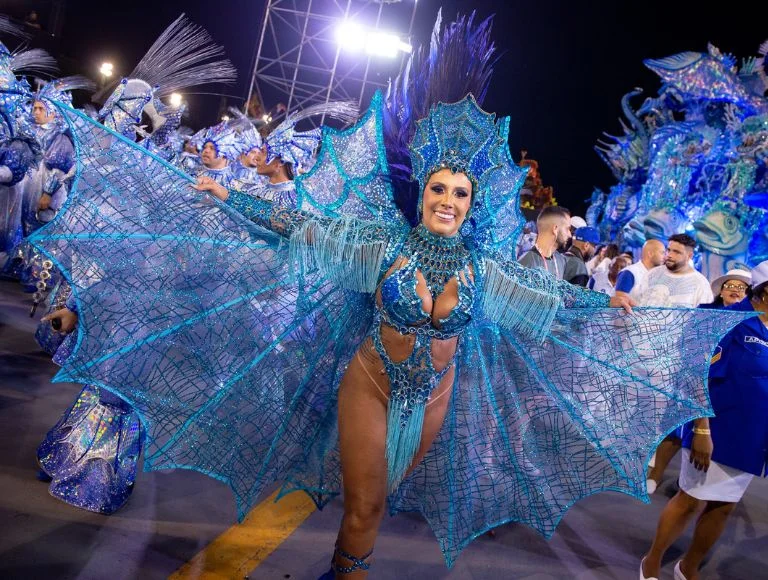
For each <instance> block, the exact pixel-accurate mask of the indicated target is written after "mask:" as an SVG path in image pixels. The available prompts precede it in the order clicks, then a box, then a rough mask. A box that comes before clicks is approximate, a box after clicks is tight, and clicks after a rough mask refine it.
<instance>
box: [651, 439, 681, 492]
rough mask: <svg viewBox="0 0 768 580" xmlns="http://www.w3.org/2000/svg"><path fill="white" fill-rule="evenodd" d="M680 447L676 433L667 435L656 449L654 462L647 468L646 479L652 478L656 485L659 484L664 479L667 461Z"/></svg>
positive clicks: (670, 459)
mask: <svg viewBox="0 0 768 580" xmlns="http://www.w3.org/2000/svg"><path fill="white" fill-rule="evenodd" d="M680 447H681V441H680V438H679V437H678V436H677V435H675V434H674V433H672V434H670V435H667V436H666V437H665V438H664V440H663V441H662V442H661V443H659V447H658V448H657V449H656V463H655V464H654V466H653V467H651V468H650V469H649V470H648V479H652V480H654V481H655V482H656V485H659V484H660V483H661V480H662V479H664V472H665V471H666V470H667V466H668V465H669V462H670V461H672V458H673V457H674V456H675V455H677V452H678V451H680Z"/></svg>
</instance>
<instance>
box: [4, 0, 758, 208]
mask: <svg viewBox="0 0 768 580" xmlns="http://www.w3.org/2000/svg"><path fill="white" fill-rule="evenodd" d="M403 1H404V2H411V1H412V0H403ZM265 5H266V3H265V2H264V1H263V0H218V1H215V2H214V1H212V0H205V1H186V2H184V1H180V0H155V1H154V2H110V1H109V0H100V1H95V0H68V1H67V0H47V1H44V0H43V1H39V2H38V1H34V0H0V12H4V13H7V14H9V15H11V16H15V17H18V18H22V19H23V18H24V16H25V14H26V13H28V12H29V10H30V9H32V8H34V9H36V10H37V11H38V12H39V14H40V20H41V24H42V25H43V27H44V29H45V31H46V34H43V35H38V37H37V38H35V40H34V41H33V43H32V45H33V46H43V47H46V48H48V49H49V50H50V51H51V52H52V53H53V54H54V55H55V56H57V57H58V58H59V61H60V63H61V67H62V71H63V73H66V74H72V73H75V72H79V73H82V74H90V76H91V77H95V76H96V74H95V71H96V70H97V68H98V66H99V64H100V63H101V62H102V61H105V60H109V61H111V62H113V63H114V64H115V69H116V74H117V75H118V76H119V75H123V74H128V73H129V72H130V70H131V69H132V68H133V66H134V65H135V64H136V62H137V61H138V60H139V59H140V58H141V56H142V55H143V54H144V52H145V51H146V50H147V48H149V46H150V44H151V43H152V42H153V41H154V39H155V38H156V37H157V36H158V35H159V34H160V32H162V30H163V29H164V28H165V27H166V26H167V25H168V24H169V23H170V22H171V21H172V20H173V19H175V18H176V17H177V16H178V15H179V14H180V13H181V12H185V13H186V14H187V15H188V16H189V17H190V18H191V19H192V20H193V21H194V22H196V23H198V24H200V25H202V26H203V27H205V28H206V29H207V30H208V31H209V32H210V33H211V34H212V36H213V37H214V39H215V40H216V41H217V42H218V43H220V44H222V45H223V46H224V47H225V48H226V51H227V56H228V57H229V58H230V59H231V60H232V62H233V63H234V65H235V66H236V67H237V69H238V71H239V72H240V79H239V81H238V83H237V84H236V85H233V86H228V87H213V88H212V89H211V91H212V92H218V93H222V94H224V95H228V96H229V97H228V99H227V100H228V103H229V104H232V105H241V104H242V102H243V99H244V98H245V95H246V93H247V90H248V81H249V77H250V68H251V66H252V62H253V56H254V54H255V48H256V44H257V42H258V38H259V32H260V22H261V18H262V15H263V12H264V7H265ZM440 6H442V7H443V15H444V18H445V19H451V18H452V17H453V16H455V15H456V13H457V10H462V11H464V12H466V11H469V10H471V9H475V10H476V11H477V12H478V15H479V16H482V17H485V16H488V15H491V14H494V13H495V15H496V16H495V26H494V38H495V40H496V43H497V45H498V48H499V49H500V50H501V51H502V55H501V58H500V60H499V62H498V65H497V67H496V73H495V76H494V78H493V80H492V81H491V89H490V92H489V95H488V98H487V99H486V102H485V108H486V109H488V110H491V111H495V112H497V113H499V114H503V115H510V116H511V117H512V123H511V130H510V147H511V149H512V151H513V153H514V154H515V157H516V158H518V156H519V155H518V152H519V150H520V149H522V148H526V149H527V150H528V152H529V153H528V156H529V157H530V158H533V159H536V160H538V161H539V163H540V170H541V174H542V177H543V180H544V183H545V185H553V186H554V189H555V196H556V197H557V199H558V200H559V202H560V204H561V205H565V206H568V207H570V208H571V209H572V210H574V211H576V212H577V213H581V212H583V209H584V204H583V200H584V199H586V198H588V197H589V196H590V193H591V191H592V189H593V187H595V186H600V187H603V188H607V187H608V186H610V184H611V183H612V178H611V174H610V172H609V170H608V168H607V167H605V166H604V165H603V163H602V162H601V161H600V159H599V158H598V157H597V155H596V154H595V152H594V151H593V149H592V148H593V146H594V144H595V141H596V140H597V139H598V138H599V137H600V135H601V132H602V131H607V132H609V133H618V132H620V127H619V124H618V121H617V118H618V117H619V116H620V114H621V108H620V99H621V96H622V95H623V94H624V93H625V92H628V91H630V90H631V89H632V88H634V87H642V88H644V89H645V91H646V94H653V93H655V92H656V90H657V89H658V88H659V82H658V79H657V77H656V76H655V75H654V74H653V73H651V72H650V71H649V70H647V69H646V68H645V67H644V66H643V64H642V60H643V59H644V58H658V57H663V56H668V55H671V54H675V53H677V52H682V51H686V50H691V51H697V52H705V51H706V49H707V42H712V43H714V44H715V45H716V46H718V47H719V48H720V49H721V50H722V51H723V52H728V53H732V54H734V55H735V56H737V57H739V58H743V57H747V56H752V55H755V54H756V53H757V49H758V47H759V45H760V43H761V42H763V41H764V40H766V39H767V38H768V8H766V5H765V3H764V2H759V1H752V2H728V3H726V4H718V5H717V8H706V7H705V4H704V3H703V2H674V1H668V2H625V1H613V2H571V1H562V2H553V1H551V0H534V1H529V2H517V1H515V2H512V1H496V2H492V1H487V0H473V1H467V0H464V1H460V0H443V1H442V2H441V1H439V0H418V13H417V21H416V29H415V39H414V44H419V43H422V42H425V41H426V40H427V39H428V35H429V31H430V29H431V27H432V24H433V22H434V18H435V15H436V14H437V9H438V8H439V7H440ZM52 32H53V33H55V34H53V35H51V33H52ZM203 90H207V89H203ZM188 100H189V104H190V118H189V119H188V120H187V121H186V123H187V124H189V125H190V126H192V127H193V128H199V127H201V126H203V125H206V124H213V123H215V122H216V121H217V118H218V115H219V114H220V107H221V105H222V100H221V97H220V96H208V97H205V96H201V95H198V96H195V95H193V96H190V97H189V98H188ZM641 101H642V99H638V100H637V101H636V104H637V105H639V103H640V102H641ZM266 104H267V106H268V107H269V106H271V103H266Z"/></svg>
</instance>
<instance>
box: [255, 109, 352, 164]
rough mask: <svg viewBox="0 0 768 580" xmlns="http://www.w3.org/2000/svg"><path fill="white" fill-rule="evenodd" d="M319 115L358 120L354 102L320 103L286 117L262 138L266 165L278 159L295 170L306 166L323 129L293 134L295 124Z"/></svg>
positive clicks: (345, 121) (348, 120)
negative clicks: (265, 150)
mask: <svg viewBox="0 0 768 580" xmlns="http://www.w3.org/2000/svg"><path fill="white" fill-rule="evenodd" d="M318 115H322V116H324V117H331V118H333V119H338V120H339V121H342V122H344V123H352V122H353V121H356V120H357V116H358V107H357V103H354V102H352V101H337V102H332V103H321V104H319V105H313V106H311V107H307V108H306V109H304V110H302V111H295V112H293V113H291V114H289V115H288V116H287V117H286V118H285V120H284V121H283V122H282V123H280V124H279V125H278V126H277V127H275V128H274V129H273V130H272V131H271V132H270V133H269V135H267V137H266V138H265V139H264V144H265V145H266V146H267V163H271V162H272V160H273V159H275V158H277V157H279V158H280V159H282V160H283V162H284V163H290V164H291V165H293V166H294V167H295V168H298V167H299V166H301V165H303V164H305V163H306V162H307V161H308V160H309V159H310V158H311V157H312V155H313V154H314V152H315V149H317V146H318V145H319V144H320V140H321V139H322V129H321V128H320V127H317V128H315V129H310V130H309V131H296V125H297V124H298V123H299V122H300V121H303V120H304V119H308V118H309V117H314V116H318Z"/></svg>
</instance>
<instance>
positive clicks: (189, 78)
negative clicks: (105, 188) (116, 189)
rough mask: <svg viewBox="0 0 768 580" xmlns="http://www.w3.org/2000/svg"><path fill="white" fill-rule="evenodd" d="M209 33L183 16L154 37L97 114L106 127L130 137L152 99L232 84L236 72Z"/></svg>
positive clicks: (235, 77)
mask: <svg viewBox="0 0 768 580" xmlns="http://www.w3.org/2000/svg"><path fill="white" fill-rule="evenodd" d="M223 54H224V49H223V48H222V47H221V46H219V45H217V44H215V43H214V42H213V39H212V38H211V36H210V34H208V32H206V31H205V30H204V29H203V28H201V27H200V26H198V25H196V24H194V23H192V22H190V21H189V20H188V19H187V17H186V16H185V15H184V14H182V15H181V16H179V17H178V18H177V19H176V20H174V21H173V22H172V23H171V25H170V26H169V27H168V28H166V29H165V31H164V32H163V33H162V34H161V35H160V36H159V37H158V38H157V40H156V41H155V42H154V44H153V45H152V46H151V47H150V48H149V50H148V51H147V53H146V54H145V55H144V57H143V58H142V59H141V60H140V61H139V64H137V65H136V68H134V69H133V72H131V74H130V75H129V76H128V77H127V78H124V79H122V80H121V81H120V83H119V84H118V86H117V88H115V90H114V92H113V93H112V95H110V97H109V99H108V100H107V102H106V103H105V104H104V107H102V109H101V111H100V112H99V118H100V119H102V122H103V123H104V124H105V125H107V126H108V127H110V128H112V129H114V130H116V131H118V132H120V133H123V134H125V135H128V136H130V135H132V134H133V133H134V129H133V125H135V124H138V123H139V122H140V121H141V113H142V111H143V110H144V107H145V106H146V104H147V103H150V102H151V101H152V98H153V97H154V96H155V94H157V95H158V96H166V95H169V94H171V93H173V92H176V91H180V90H183V89H186V88H189V87H192V86H197V85H204V84H208V83H232V82H234V81H235V80H236V79H237V71H236V70H235V67H234V66H233V65H232V63H231V62H230V61H229V59H226V58H218V59H217V60H211V59H214V58H216V57H220V56H223Z"/></svg>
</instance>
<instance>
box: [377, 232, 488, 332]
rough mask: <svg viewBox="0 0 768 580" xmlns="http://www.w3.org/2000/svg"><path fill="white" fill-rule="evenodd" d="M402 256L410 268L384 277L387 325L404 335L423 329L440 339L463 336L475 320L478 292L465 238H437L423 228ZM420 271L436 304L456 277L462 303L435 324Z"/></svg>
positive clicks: (383, 311)
mask: <svg viewBox="0 0 768 580" xmlns="http://www.w3.org/2000/svg"><path fill="white" fill-rule="evenodd" d="M401 255H402V256H403V257H405V258H406V259H407V260H408V262H407V263H406V265H405V266H403V267H402V268H400V269H398V270H395V271H394V272H392V273H391V274H390V275H389V276H388V277H386V278H384V280H382V282H381V284H380V286H379V287H380V290H381V305H380V306H379V309H380V311H381V315H382V317H383V318H384V320H385V322H387V323H388V324H389V325H391V326H393V327H395V328H396V329H397V330H398V331H399V332H401V333H402V334H406V333H408V334H413V333H416V332H419V329H422V330H424V331H427V332H429V334H430V335H433V336H436V337H438V338H449V337H452V336H456V335H457V334H459V333H460V332H461V331H462V330H463V328H464V327H465V326H466V325H467V324H468V323H469V321H470V320H471V318H472V304H473V300H474V290H475V288H474V284H472V282H471V279H470V276H469V264H470V253H469V251H468V250H467V249H466V248H465V247H464V244H463V241H462V239H461V237H460V236H457V237H455V238H443V237H440V236H436V235H434V234H432V233H430V232H429V231H428V230H427V229H426V228H425V227H424V226H423V225H420V226H418V227H417V228H414V229H413V231H412V232H411V234H410V235H409V237H408V239H407V240H406V242H405V244H404V246H403V249H402V251H401ZM417 271H418V272H421V274H422V276H423V277H424V280H425V282H426V284H427V288H428V289H429V292H430V294H431V296H432V301H433V304H434V302H435V301H436V300H437V298H438V297H439V296H440V295H441V294H442V293H443V291H444V290H445V285H446V284H447V282H448V281H449V280H450V279H451V278H456V280H457V283H458V298H459V301H458V303H457V304H456V306H455V307H454V308H453V309H452V310H451V312H450V313H449V314H448V316H447V317H446V318H442V319H439V320H437V321H434V320H433V319H432V315H431V313H427V312H424V310H422V298H421V297H420V296H419V295H418V293H417V291H416V287H417V285H418V278H417V276H416V272H417ZM462 274H463V275H462ZM435 323H436V324H435Z"/></svg>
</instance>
